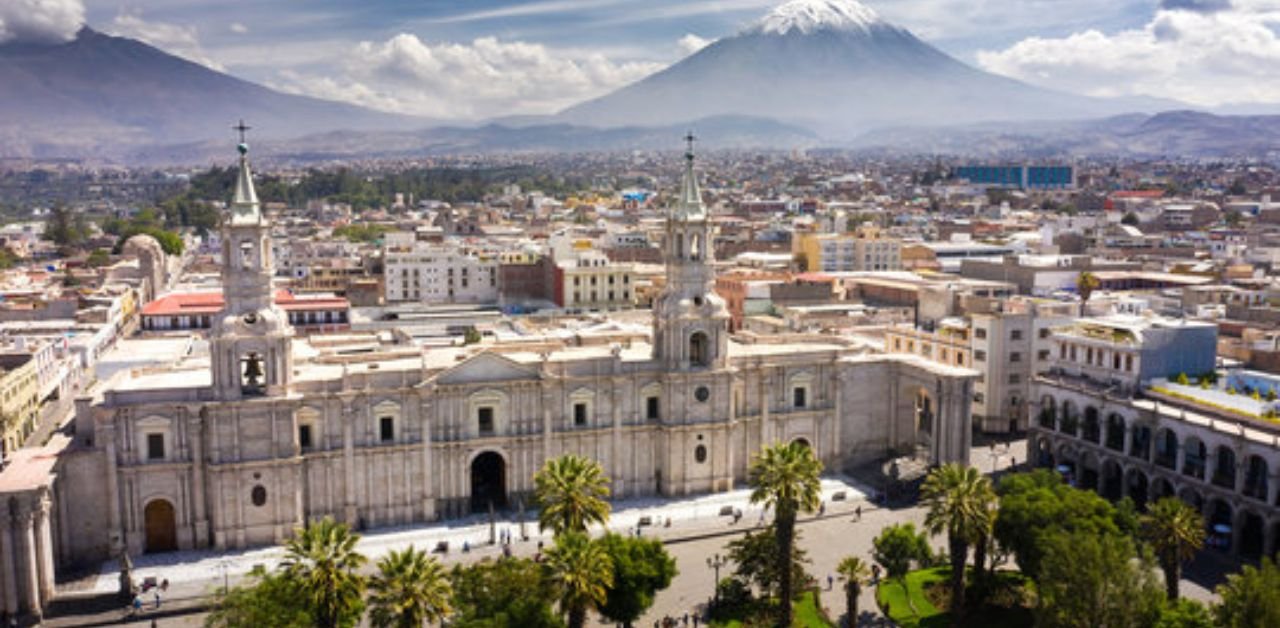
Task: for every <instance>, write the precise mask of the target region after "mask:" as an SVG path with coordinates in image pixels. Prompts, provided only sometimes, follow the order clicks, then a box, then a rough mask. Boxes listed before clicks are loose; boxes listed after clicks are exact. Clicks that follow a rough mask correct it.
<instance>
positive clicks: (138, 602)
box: [133, 595, 142, 615]
mask: <svg viewBox="0 0 1280 628" xmlns="http://www.w3.org/2000/svg"><path fill="white" fill-rule="evenodd" d="M140 612H142V596H141V595H135V596H133V613H134V614H135V615H136V614H138V613H140Z"/></svg>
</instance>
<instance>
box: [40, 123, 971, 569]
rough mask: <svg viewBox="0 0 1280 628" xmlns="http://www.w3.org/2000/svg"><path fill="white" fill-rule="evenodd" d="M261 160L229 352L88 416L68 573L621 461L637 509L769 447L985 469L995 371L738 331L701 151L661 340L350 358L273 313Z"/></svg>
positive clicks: (675, 249) (465, 501)
mask: <svg viewBox="0 0 1280 628" xmlns="http://www.w3.org/2000/svg"><path fill="white" fill-rule="evenodd" d="M247 150H248V149H247V147H246V146H244V145H242V146H241V147H240V151H241V154H240V173H239V179H238V183H237V186H236V192H235V198H234V201H233V203H232V207H231V210H230V212H229V215H228V216H227V217H226V220H225V222H224V226H223V237H222V245H223V250H222V255H223V269H222V280H223V286H224V291H225V303H226V305H225V309H224V310H223V312H222V314H221V315H220V316H219V317H218V318H217V320H216V321H215V322H214V326H213V329H212V330H211V332H210V341H209V347H210V350H209V356H208V358H207V359H205V358H203V357H197V358H193V359H188V360H185V361H184V362H182V363H180V364H177V365H174V366H172V367H170V368H165V369H154V370H149V371H145V370H144V371H138V372H135V373H132V374H130V376H129V377H127V378H122V379H120V380H119V381H113V382H112V383H110V384H109V385H108V386H105V387H104V390H103V391H102V392H100V393H99V394H98V396H96V397H95V398H93V399H85V400H81V403H80V408H79V412H78V413H77V424H76V435H75V441H74V443H73V444H71V445H70V446H69V447H68V448H67V449H66V450H65V451H64V452H63V453H62V454H61V455H60V466H59V474H58V481H57V483H56V484H55V485H54V488H53V492H54V493H59V495H58V498H57V499H55V500H54V511H55V517H54V519H55V525H54V528H55V529H54V534H53V536H54V541H53V544H54V545H55V546H56V547H55V553H56V558H57V560H58V562H59V563H60V564H71V563H77V562H85V561H90V560H98V559H101V558H103V557H107V556H115V555H118V554H119V553H120V552H122V551H123V552H127V553H129V554H138V553H143V552H163V551H170V550H178V549H198V548H212V549H217V550H231V549H239V548H246V547H252V546H257V545H264V544H272V543H278V542H280V541H282V540H284V539H286V538H287V537H288V536H289V535H290V534H291V533H292V531H293V530H294V528H295V527H297V526H300V525H303V524H304V523H305V522H307V521H309V520H312V519H316V518H319V517H324V516H332V517H335V518H336V519H338V520H340V521H345V522H348V523H350V524H352V525H354V526H357V527H359V528H362V529H363V528H373V527H379V526H389V525H403V524H412V523H422V522H431V521H437V520H440V519H442V518H449V517H457V516H462V515H466V514H469V513H472V512H489V511H491V510H498V511H501V510H504V509H511V510H515V509H520V508H522V507H524V506H525V505H528V504H529V501H530V499H529V496H530V493H531V491H532V487H533V475H534V473H535V472H536V471H537V470H538V469H539V468H540V467H541V466H542V464H543V461H545V460H546V459H548V458H549V457H554V456H558V455H562V454H566V453H575V454H580V455H584V456H588V457H591V458H593V459H596V460H598V461H600V463H601V464H602V465H603V467H604V469H605V471H606V472H607V474H608V476H609V478H610V479H611V481H612V483H613V484H612V489H613V495H614V496H615V497H616V498H630V497H636V496H683V495H692V494H698V493H706V492H711V491H725V490H729V489H731V488H733V487H735V486H742V485H743V483H744V482H745V481H746V477H747V468H748V465H749V464H750V461H751V456H752V455H753V453H754V452H756V451H758V450H759V449H760V447H761V446H763V445H767V444H770V443H775V442H782V441H802V442H804V443H806V444H808V445H809V446H810V447H812V448H813V449H814V451H815V452H816V453H817V454H818V456H819V458H821V459H822V461H823V462H824V463H825V464H826V467H827V468H828V469H831V470H841V469H844V468H848V467H851V466H853V465H857V464H861V463H864V462H868V461H871V460H875V459H880V458H884V457H886V456H888V455H891V454H896V455H901V454H902V453H904V452H918V453H919V454H920V455H922V456H924V457H927V458H928V459H929V460H930V461H932V462H936V463H942V462H950V461H967V459H968V452H969V447H970V415H969V403H968V400H969V398H970V396H971V394H972V392H971V387H972V382H971V379H972V377H973V376H974V375H975V373H973V372H971V371H968V370H965V369H959V368H953V367H947V366H943V365H939V364H934V363H931V362H927V361H925V360H923V359H920V358H918V357H913V356H905V355H886V354H882V353H877V352H875V351H873V350H871V349H869V348H868V347H866V346H863V345H859V344H856V343H852V342H850V341H846V340H842V339H839V338H836V337H828V336H810V337H777V338H759V337H746V336H743V337H732V336H731V334H730V333H729V315H728V312H727V311H726V308H725V303H724V301H723V300H722V299H721V298H720V297H719V296H717V295H716V294H715V292H714V291H713V289H712V286H713V283H714V278H715V268H714V265H713V259H712V250H713V249H712V246H711V241H712V238H713V237H714V233H713V226H712V223H711V221H710V218H709V216H708V212H707V210H706V208H705V207H704V206H703V202H702V199H701V194H700V191H699V187H698V182H697V179H696V176H695V173H694V156H693V154H692V150H690V152H689V153H688V154H687V155H686V159H685V163H684V177H683V183H682V185H681V191H680V194H679V198H678V200H677V202H676V203H675V205H674V207H672V208H670V210H669V215H668V217H667V222H666V227H665V239H664V243H663V251H664V256H665V259H666V266H667V271H668V272H667V284H666V287H665V289H664V291H663V292H662V294H661V295H660V296H659V297H658V299H657V300H656V302H655V304H654V306H653V333H652V342H632V341H630V340H628V341H625V342H613V343H608V342H602V343H587V342H581V343H566V342H564V341H554V342H553V341H550V340H542V341H536V342H534V341H531V342H514V343H496V344H480V345H471V346H459V347H449V348H432V349H427V350H423V349H420V348H417V347H413V346H390V345H383V346H379V347H378V348H377V349H376V350H373V351H365V352H360V353H345V352H342V351H335V350H332V348H331V347H327V346H326V345H325V343H324V341H323V337H317V338H313V339H311V340H306V339H303V338H299V337H295V335H294V333H293V330H292V329H291V327H290V326H289V323H288V318H287V317H286V316H285V315H284V313H283V312H281V311H280V310H279V309H278V308H277V307H276V306H275V305H274V303H273V300H272V298H271V295H272V278H273V276H274V271H273V265H272V260H271V242H270V224H269V222H268V220H267V218H266V216H265V214H264V213H263V212H262V211H261V209H260V207H259V203H258V200H257V198H256V195H255V193H254V189H253V182H252V178H251V176H250V170H249V164H248V159H247V154H246V153H247Z"/></svg>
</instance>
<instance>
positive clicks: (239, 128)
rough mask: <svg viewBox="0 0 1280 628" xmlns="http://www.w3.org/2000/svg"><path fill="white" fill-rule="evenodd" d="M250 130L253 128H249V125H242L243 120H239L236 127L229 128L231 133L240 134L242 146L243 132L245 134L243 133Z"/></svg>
mask: <svg viewBox="0 0 1280 628" xmlns="http://www.w3.org/2000/svg"><path fill="white" fill-rule="evenodd" d="M252 128H253V127H251V126H249V125H247V124H245V123H244V120H243V119H241V120H240V124H237V125H235V126H233V127H231V130H233V131H239V132H240V143H241V144H243V143H244V132H245V131H248V130H249V129H252Z"/></svg>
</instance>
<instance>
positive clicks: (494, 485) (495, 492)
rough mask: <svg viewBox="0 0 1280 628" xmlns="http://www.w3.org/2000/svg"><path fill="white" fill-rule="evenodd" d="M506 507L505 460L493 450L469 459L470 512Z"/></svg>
mask: <svg viewBox="0 0 1280 628" xmlns="http://www.w3.org/2000/svg"><path fill="white" fill-rule="evenodd" d="M490 506H492V507H493V508H494V509H498V508H506V507H507V462H506V461H505V460H503V459H502V455H501V454H499V453H497V452H495V451H486V452H484V453H482V454H480V455H479V456H476V457H475V459H474V460H472V461H471V512H488V511H489V508H490Z"/></svg>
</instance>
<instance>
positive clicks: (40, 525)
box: [35, 494, 55, 604]
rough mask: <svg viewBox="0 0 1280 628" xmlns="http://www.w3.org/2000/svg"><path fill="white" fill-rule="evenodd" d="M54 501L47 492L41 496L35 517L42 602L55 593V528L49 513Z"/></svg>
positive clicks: (37, 561) (37, 562)
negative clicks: (53, 528)
mask: <svg viewBox="0 0 1280 628" xmlns="http://www.w3.org/2000/svg"><path fill="white" fill-rule="evenodd" d="M52 505H53V502H52V501H50V499H49V496H48V495H47V494H45V495H42V496H41V497H40V501H39V503H38V504H37V510H36V519H35V526H36V527H35V536H36V547H37V549H38V553H37V555H36V564H37V566H38V567H39V568H40V601H41V604H43V603H44V601H45V600H49V599H52V598H53V594H54V581H55V580H54V578H55V576H54V571H53V530H52V526H51V523H50V519H51V518H50V517H49V513H50V511H51V506H52Z"/></svg>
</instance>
